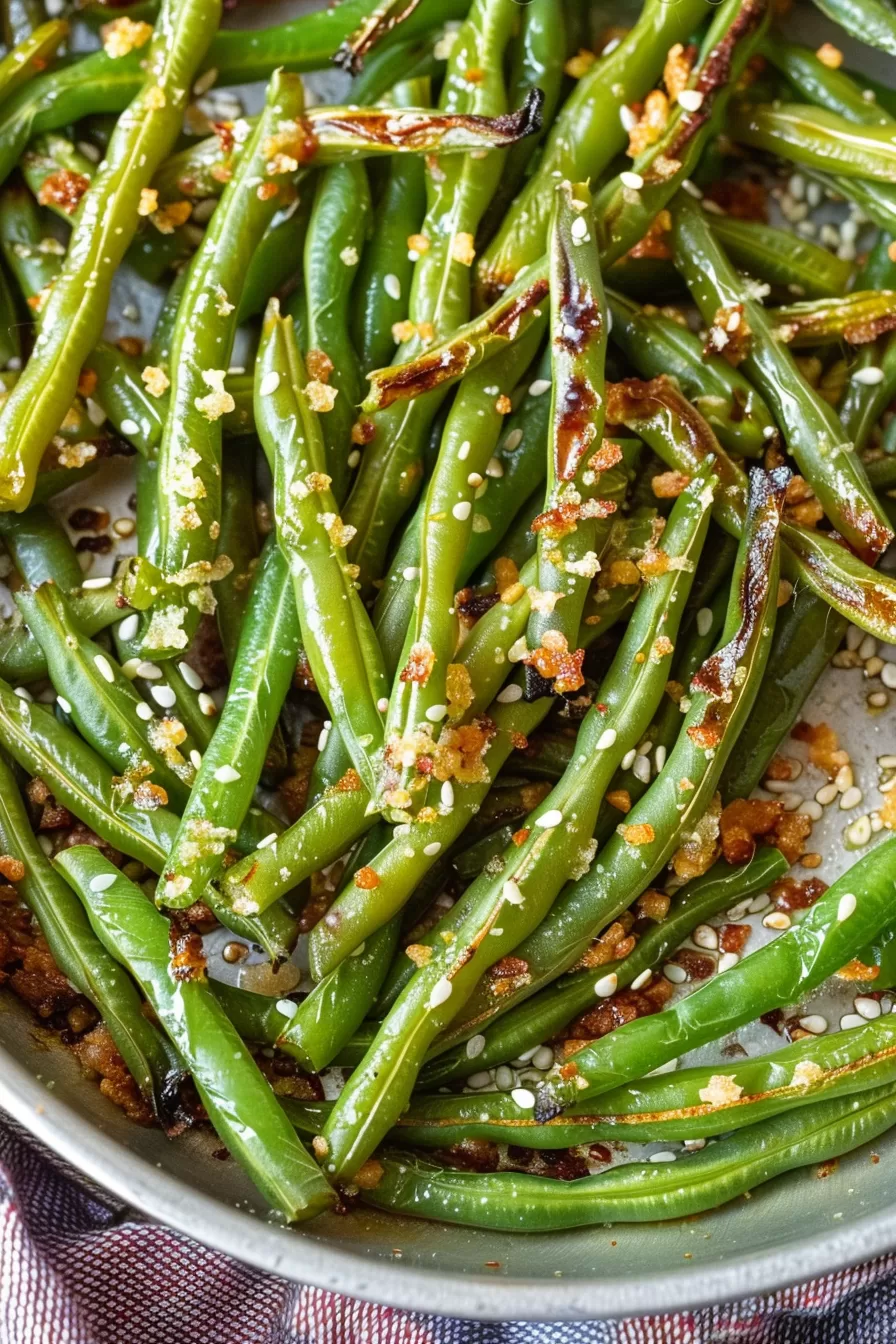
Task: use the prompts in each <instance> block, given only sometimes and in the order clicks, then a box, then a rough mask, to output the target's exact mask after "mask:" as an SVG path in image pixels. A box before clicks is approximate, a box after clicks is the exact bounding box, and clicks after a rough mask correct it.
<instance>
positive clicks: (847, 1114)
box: [361, 1086, 896, 1232]
mask: <svg viewBox="0 0 896 1344" xmlns="http://www.w3.org/2000/svg"><path fill="white" fill-rule="evenodd" d="M894 1123H896V1100H894V1096H893V1090H892V1088H891V1087H889V1086H885V1087H881V1088H876V1089H874V1090H873V1091H870V1092H868V1093H867V1094H865V1095H864V1096H861V1097H858V1098H853V1097H850V1096H846V1097H842V1098H837V1099H835V1100H833V1101H828V1102H820V1103H819V1104H818V1105H817V1106H812V1107H808V1108H805V1109H803V1108H799V1109H797V1110H796V1111H795V1112H793V1113H789V1112H785V1113H784V1114H783V1115H778V1116H775V1117H773V1118H772V1119H771V1120H766V1121H763V1122H761V1123H759V1124H757V1125H755V1126H750V1127H748V1128H747V1129H744V1130H741V1131H740V1132H739V1133H738V1134H735V1135H734V1136H732V1137H731V1138H729V1139H725V1140H723V1141H722V1142H720V1143H715V1144H712V1145H710V1146H708V1147H706V1148H704V1149H703V1150H702V1151H701V1152H697V1153H692V1154H689V1155H688V1156H687V1157H685V1158H683V1159H682V1160H680V1161H677V1162H674V1163H667V1162H661V1163H656V1162H649V1161H648V1162H631V1163H624V1164H623V1165H621V1166H618V1167H614V1168H611V1169H610V1170H609V1171H606V1172H601V1173H599V1174H598V1175H596V1176H586V1177H583V1178H582V1179H581V1180H576V1181H555V1180H551V1179H550V1178H548V1177H544V1176H529V1175H518V1174H517V1173H515V1172H496V1173H494V1174H490V1175H480V1174H479V1173H475V1174H474V1173H470V1172H459V1171H450V1170H446V1169H445V1168H443V1167H437V1166H434V1165H433V1164H431V1163H429V1162H423V1161H421V1160H420V1159H418V1158H413V1157H409V1156H404V1155H402V1154H396V1155H395V1156H386V1157H384V1159H382V1160H381V1165H382V1167H383V1177H382V1179H381V1180H380V1182H379V1184H378V1185H377V1186H376V1187H375V1188H374V1189H365V1190H363V1191H362V1192H361V1193H362V1196H363V1198H364V1201H365V1203H368V1204H373V1205H374V1206H377V1207H380V1208H386V1209H390V1210H392V1211H393V1212H395V1213H402V1214H412V1215H416V1216H417V1217H424V1218H426V1217H429V1218H438V1219H440V1220H441V1221H442V1222H452V1223H461V1224H464V1225H465V1226H469V1227H487V1228H496V1229H500V1230H503V1231H508V1232H526V1231H532V1232H545V1231H551V1230H557V1229H560V1228H571V1227H583V1226H593V1225H599V1224H602V1223H603V1224H606V1223H617V1222H618V1223H622V1222H635V1223H638V1222H652V1221H656V1220H662V1219H667V1218H681V1217H685V1216H692V1215H694V1214H696V1213H702V1212H705V1211H706V1210H708V1209H713V1208H715V1207H717V1206H718V1205H719V1204H723V1203H726V1202H727V1201H728V1200H733V1199H735V1198H736V1197H737V1196H738V1195H743V1194H745V1193H746V1192H747V1191H749V1190H752V1189H753V1188H755V1187H756V1186H757V1185H762V1184H764V1183H765V1182H766V1181H768V1180H771V1179H772V1178H773V1177H775V1176H780V1175H782V1174H783V1173H784V1172H787V1171H792V1170H793V1169H794V1168H795V1167H800V1166H805V1165H809V1164H810V1163H813V1162H823V1161H827V1160H830V1159H832V1158H835V1157H840V1156H842V1155H843V1154H844V1153H848V1152H851V1151H852V1150H853V1149H854V1148H858V1147H859V1146H860V1145H861V1144H863V1143H867V1142H869V1141H870V1140H872V1139H875V1138H877V1137H878V1136H879V1135H880V1134H883V1133H885V1132H886V1130H887V1129H889V1128H890V1127H891V1126H892V1125H893V1124H894Z"/></svg>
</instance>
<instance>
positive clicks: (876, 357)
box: [840, 233, 896, 452]
mask: <svg viewBox="0 0 896 1344" xmlns="http://www.w3.org/2000/svg"><path fill="white" fill-rule="evenodd" d="M892 242H893V238H892V236H891V235H890V234H887V233H885V234H883V235H882V236H881V237H880V238H879V239H878V241H877V243H876V244H875V246H874V247H873V248H872V250H871V252H870V253H869V254H868V258H867V260H866V261H865V263H864V265H863V266H862V269H861V271H860V273H859V276H858V281H859V283H861V284H863V285H866V286H868V287H869V288H872V287H873V288H874V289H883V288H891V287H892V286H893V285H894V284H896V263H894V262H893V261H892V260H891V258H890V251H889V249H890V247H891V246H892ZM867 369H880V370H881V371H882V373H883V377H881V378H879V379H878V375H877V374H876V373H870V374H869V373H866V372H864V371H865V370H867ZM869 379H870V380H871V381H868V380H869ZM875 379H878V380H877V381H875ZM894 392H896V340H894V338H893V337H892V335H891V336H888V337H886V339H883V338H881V339H878V340H874V339H872V341H871V342H870V343H869V344H867V345H863V346H862V348H861V349H860V350H859V352H858V357H857V358H856V360H855V362H854V363H853V364H852V366H851V368H850V376H849V381H848V382H847V384H846V389H845V391H844V393H843V400H842V402H841V404H840V419H841V420H842V421H843V426H844V428H845V430H846V432H847V434H849V436H850V438H851V439H852V440H853V442H854V443H855V446H856V450H857V451H858V452H861V451H862V449H863V448H865V447H866V445H867V443H868V441H869V439H870V438H871V435H872V433H873V431H874V428H875V426H876V425H877V423H878V421H879V420H880V418H881V416H882V415H883V413H884V411H885V410H886V408H887V406H888V405H889V404H890V402H891V400H892V398H893V394H894Z"/></svg>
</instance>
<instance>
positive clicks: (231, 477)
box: [215, 440, 261, 672]
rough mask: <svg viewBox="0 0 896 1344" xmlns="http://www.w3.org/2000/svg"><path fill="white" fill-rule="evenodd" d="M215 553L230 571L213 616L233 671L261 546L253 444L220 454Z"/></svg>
mask: <svg viewBox="0 0 896 1344" xmlns="http://www.w3.org/2000/svg"><path fill="white" fill-rule="evenodd" d="M218 550H219V553H220V554H221V555H227V556H229V557H230V559H231V560H232V561H233V569H232V570H231V571H230V573H229V574H226V575H225V576H224V578H223V579H220V580H219V581H218V586H217V598H218V605H217V607H216V608H215V616H216V617H217V620H218V633H219V635H220V636H221V644H222V647H223V649H224V657H225V658H226V659H227V666H228V668H229V669H230V670H231V672H232V671H233V664H234V660H235V658H236V651H237V645H238V644H239V642H240V629H241V627H242V623H243V618H244V616H245V614H246V606H247V604H248V602H249V588H250V585H251V582H252V576H253V572H254V570H255V566H256V562H257V561H258V553H259V551H260V550H261V546H260V543H259V540H258V533H257V530H256V523H255V441H254V440H250V441H249V442H246V441H242V442H240V441H237V442H236V443H235V444H232V445H231V446H230V450H229V451H228V450H225V453H224V475H223V478H222V481H221V535H220V537H219V538H218Z"/></svg>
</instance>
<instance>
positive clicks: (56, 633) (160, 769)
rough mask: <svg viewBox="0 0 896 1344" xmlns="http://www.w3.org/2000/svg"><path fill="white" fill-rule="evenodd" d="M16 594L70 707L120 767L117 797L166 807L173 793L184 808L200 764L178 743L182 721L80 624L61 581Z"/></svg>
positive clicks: (115, 766)
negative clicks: (159, 713) (147, 694)
mask: <svg viewBox="0 0 896 1344" xmlns="http://www.w3.org/2000/svg"><path fill="white" fill-rule="evenodd" d="M15 599H16V605H17V606H18V608H19V610H20V611H21V613H22V615H23V616H24V618H25V620H26V622H27V624H28V628H29V629H30V631H31V633H32V634H33V635H34V636H35V638H36V639H37V641H38V643H39V644H40V646H41V648H42V649H43V651H44V656H45V657H46V660H47V668H48V670H49V674H50V678H51V680H52V681H53V684H54V686H57V687H64V688H65V690H66V691H67V692H68V696H64V697H63V700H64V703H63V706H62V707H63V709H64V710H65V712H66V714H68V715H70V716H71V719H72V721H73V722H74V724H75V726H76V728H77V729H78V731H79V732H80V734H81V736H82V737H83V738H84V739H85V740H86V741H87V742H89V743H90V745H91V746H92V747H93V748H94V749H95V750H96V751H97V752H98V753H99V754H100V756H102V757H103V759H104V760H105V761H106V762H107V763H108V764H109V765H111V766H112V767H113V769H115V770H116V771H117V772H118V774H119V776H120V778H119V779H118V781H117V784H116V788H117V792H118V797H119V798H126V797H129V796H131V795H132V796H133V798H134V802H135V805H136V806H137V807H141V806H143V807H154V806H158V805H159V804H161V806H163V807H164V806H166V805H167V803H168V801H169V799H170V800H171V804H172V806H173V807H174V808H175V810H177V811H181V810H182V809H183V807H184V805H185V804H186V801H187V798H188V796H189V793H190V786H191V785H192V782H193V779H194V776H195V773H196V772H195V769H194V767H193V765H192V764H191V763H190V761H189V759H187V758H186V757H184V755H183V754H182V753H181V752H180V750H179V747H180V745H182V744H183V741H184V737H185V736H186V734H185V733H184V732H183V730H182V726H181V725H180V724H179V722H178V721H177V720H172V719H161V720H160V719H158V718H156V716H155V714H154V713H153V711H152V709H151V707H150V706H149V705H148V704H147V703H146V701H145V700H144V699H143V698H142V697H141V696H140V695H138V694H137V692H136V691H135V689H134V687H133V685H132V684H131V682H130V681H129V680H128V678H127V677H126V676H125V675H124V673H123V672H122V670H121V668H120V667H119V666H118V664H117V663H116V662H115V660H114V659H113V658H111V657H110V656H109V655H108V654H106V653H105V652H104V651H103V650H102V648H101V647H100V645H99V644H96V643H95V642H94V641H93V640H92V639H89V638H88V637H87V636H85V635H84V634H83V633H82V632H81V631H80V630H79V629H78V628H77V626H76V625H75V623H74V619H73V614H72V611H71V608H70V606H69V604H68V602H67V601H66V598H65V596H64V595H63V593H62V591H61V589H59V588H58V587H57V586H56V584H55V583H43V584H41V585H40V587H39V588H34V589H27V588H21V589H19V591H18V592H17V593H16V594H15ZM69 697H71V698H70V699H69ZM66 706H67V708H66Z"/></svg>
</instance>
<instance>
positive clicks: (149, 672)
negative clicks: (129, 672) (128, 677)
mask: <svg viewBox="0 0 896 1344" xmlns="http://www.w3.org/2000/svg"><path fill="white" fill-rule="evenodd" d="M135 671H136V673H137V676H138V677H142V678H143V680H144V681H161V679H162V676H163V673H162V669H161V668H160V667H156V665H155V663H149V662H146V661H145V660H144V661H143V662H142V663H138V664H137V667H136V669H135Z"/></svg>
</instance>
